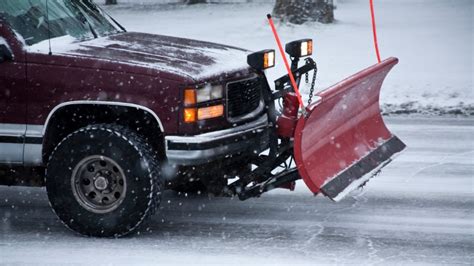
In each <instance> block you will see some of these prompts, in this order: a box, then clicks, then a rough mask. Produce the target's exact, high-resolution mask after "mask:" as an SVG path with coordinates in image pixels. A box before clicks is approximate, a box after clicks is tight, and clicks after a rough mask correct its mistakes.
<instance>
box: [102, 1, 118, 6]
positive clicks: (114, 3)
mask: <svg viewBox="0 0 474 266" xmlns="http://www.w3.org/2000/svg"><path fill="white" fill-rule="evenodd" d="M105 4H106V5H116V4H117V0H105Z"/></svg>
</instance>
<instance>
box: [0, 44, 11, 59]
mask: <svg viewBox="0 0 474 266" xmlns="http://www.w3.org/2000/svg"><path fill="white" fill-rule="evenodd" d="M11 60H13V53H12V51H11V50H10V48H8V46H7V45H6V44H0V63H3V62H5V61H11Z"/></svg>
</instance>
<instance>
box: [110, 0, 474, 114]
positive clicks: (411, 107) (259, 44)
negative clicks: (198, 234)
mask: <svg viewBox="0 0 474 266" xmlns="http://www.w3.org/2000/svg"><path fill="white" fill-rule="evenodd" d="M119 2H120V1H119ZM121 2H122V3H123V4H122V5H119V6H116V7H111V8H107V9H108V10H109V11H110V13H111V14H112V15H113V16H114V17H116V18H117V19H118V20H119V21H120V22H122V23H123V25H124V26H125V27H126V28H127V29H128V30H130V31H144V32H150V33H157V34H164V35H173V36H180V37H188V38H194V39H200V40H208V41H213V42H219V43H225V44H230V45H234V46H239V47H243V48H247V49H250V50H261V49H265V48H276V45H275V41H274V39H273V37H272V34H271V31H270V28H269V26H268V24H267V22H266V20H265V18H266V17H265V15H266V14H267V13H270V12H271V11H272V7H273V1H262V0H259V1H253V3H242V4H238V3H237V4H235V3H234V4H219V5H217V4H208V5H196V6H182V5H174V4H156V3H163V2H176V1H168V0H166V1H164V0H138V1H136V0H133V1H132V0H122V1H121ZM234 2H236V1H234ZM237 2H245V1H237ZM337 2H338V6H337V7H338V8H337V10H336V14H335V16H336V19H337V22H336V23H335V24H332V25H323V24H317V23H310V24H307V25H303V26H285V25H279V26H278V28H279V32H280V34H281V37H282V39H283V41H284V42H287V41H291V40H295V39H300V38H305V37H311V38H313V39H314V40H315V58H316V59H317V62H318V63H319V69H320V72H319V85H318V87H319V88H320V89H323V88H326V87H327V86H329V85H332V84H334V83H335V82H337V81H339V80H341V79H343V78H345V77H347V76H348V75H351V74H353V73H355V72H357V71H359V70H361V69H363V68H365V67H367V66H369V65H371V64H374V63H375V62H376V57H375V52H374V49H373V43H372V32H371V24H370V11H369V6H368V1H366V0H339V1H337ZM375 8H376V17H377V24H378V35H379V44H380V50H381V54H382V57H388V56H396V57H398V58H400V64H399V65H398V66H396V67H395V69H394V70H393V72H392V73H391V74H390V75H389V77H388V79H387V80H386V83H385V84H384V87H383V90H382V104H383V108H384V111H385V112H388V113H396V112H399V111H400V112H419V113H429V114H433V113H434V114H438V113H441V114H444V113H453V114H457V113H462V114H471V115H472V114H474V93H473V76H474V71H473V61H474V55H473V47H474V42H473V32H474V31H473V28H474V22H473V17H474V14H473V13H474V1H472V0H455V1H454V0H450V1H448V0H397V1H391V0H377V1H375ZM278 63H279V64H278V66H277V67H276V68H275V69H272V70H269V71H268V73H269V77H270V78H272V79H275V78H277V77H278V76H280V75H282V74H283V73H284V68H283V63H282V60H281V58H278Z"/></svg>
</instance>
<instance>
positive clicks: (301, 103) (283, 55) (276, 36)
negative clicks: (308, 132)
mask: <svg viewBox="0 0 474 266" xmlns="http://www.w3.org/2000/svg"><path fill="white" fill-rule="evenodd" d="M267 18H268V22H269V23H270V27H272V32H273V35H274V36H275V40H276V42H277V44H278V49H279V50H280V54H281V57H283V61H284V62H285V67H286V71H288V76H289V77H290V81H291V85H292V86H293V89H294V91H295V92H296V96H297V97H298V102H299V103H300V106H301V107H302V108H304V105H303V98H301V93H300V90H299V89H298V85H296V80H295V77H294V76H293V72H291V69H290V65H289V64H288V60H287V59H286V56H285V52H284V51H283V46H282V45H281V41H280V37H279V36H278V33H277V31H276V28H275V24H274V23H273V19H272V15H270V14H268V15H267Z"/></svg>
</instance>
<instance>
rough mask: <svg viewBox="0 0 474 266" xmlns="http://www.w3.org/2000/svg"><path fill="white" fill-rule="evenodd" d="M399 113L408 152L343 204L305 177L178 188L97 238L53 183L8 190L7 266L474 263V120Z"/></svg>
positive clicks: (0, 195)
mask: <svg viewBox="0 0 474 266" xmlns="http://www.w3.org/2000/svg"><path fill="white" fill-rule="evenodd" d="M387 120H388V121H387V122H388V125H389V127H390V128H391V129H392V130H393V131H394V132H395V133H396V134H397V135H398V136H399V137H400V138H401V139H402V140H404V141H405V142H406V144H407V145H408V149H407V150H406V151H405V152H404V153H402V154H401V155H400V156H399V157H398V158H397V159H396V160H395V161H394V162H393V163H392V164H390V165H389V166H388V167H386V168H385V170H384V171H383V172H382V174H381V175H379V176H377V177H376V178H374V179H373V180H371V181H370V182H369V183H368V184H367V186H366V187H365V189H364V190H363V191H361V192H357V193H355V194H352V196H350V197H349V198H347V199H345V200H343V201H341V202H339V203H333V202H331V201H330V200H328V199H326V198H324V197H322V196H318V197H313V196H312V195H311V193H309V191H308V190H307V189H306V188H305V187H304V185H303V184H302V183H299V184H298V186H297V190H296V191H295V192H289V191H286V190H275V191H274V192H270V193H269V194H267V195H264V196H262V197H261V198H259V199H251V200H248V201H244V202H240V201H239V200H237V199H230V198H210V199H209V198H207V197H204V196H189V197H185V196H184V195H177V194H175V193H172V192H169V193H166V194H165V197H164V202H163V204H162V205H161V210H160V212H159V214H157V215H155V216H154V217H153V219H152V221H151V222H149V223H148V224H147V225H145V226H144V227H143V230H142V231H141V232H140V233H139V234H136V235H133V236H130V237H126V238H122V239H95V238H85V237H81V236H78V235H75V234H74V233H72V232H70V231H68V230H67V229H66V228H65V227H64V226H63V225H62V224H61V223H60V222H59V221H58V219H57V218H56V217H55V215H54V214H53V212H52V211H51V209H50V207H49V204H48V201H47V197H46V193H45V190H44V189H40V188H18V187H16V188H15V187H2V186H0V265H66V264H85V265H91V264H101V265H130V264H132V263H133V264H144V265H316V264H329V263H333V264H353V265H377V264H378V265H386V264H398V265H412V264H444V265H459V264H466V265H472V264H473V263H474V252H473V251H474V222H473V221H474V212H473V206H474V196H473V189H474V183H473V180H474V179H473V178H474V177H473V174H474V145H473V142H472V136H473V135H474V120H473V119H472V118H469V119H453V118H450V119H447V118H430V119H426V118H419V119H413V118H408V117H396V118H389V119H387ZM420 127H422V128H423V130H420Z"/></svg>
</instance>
